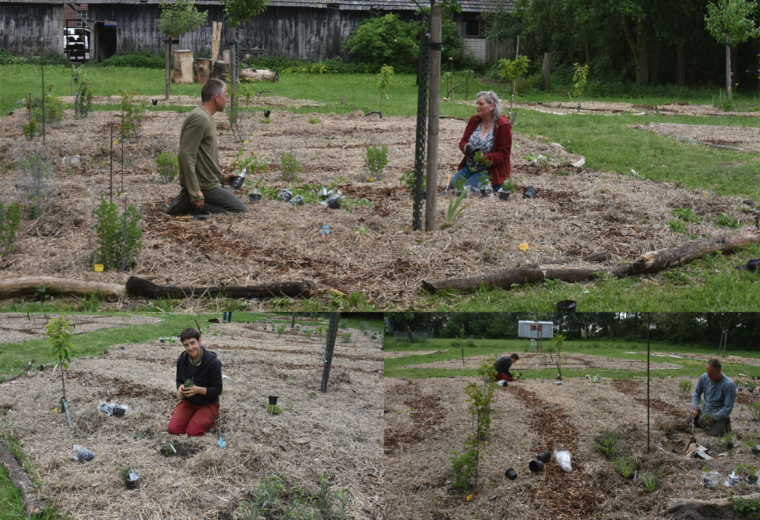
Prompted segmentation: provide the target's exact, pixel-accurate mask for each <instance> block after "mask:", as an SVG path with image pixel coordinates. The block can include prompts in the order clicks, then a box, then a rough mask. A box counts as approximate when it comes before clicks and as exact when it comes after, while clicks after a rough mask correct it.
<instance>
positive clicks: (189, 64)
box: [172, 50, 193, 85]
mask: <svg viewBox="0 0 760 520" xmlns="http://www.w3.org/2000/svg"><path fill="white" fill-rule="evenodd" d="M172 83H181V84H183V85H192V84H193V51H191V50H179V51H174V73H173V74H172Z"/></svg>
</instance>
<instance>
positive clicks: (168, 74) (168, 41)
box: [164, 35, 172, 101]
mask: <svg viewBox="0 0 760 520" xmlns="http://www.w3.org/2000/svg"><path fill="white" fill-rule="evenodd" d="M164 38H166V43H165V44H164V45H165V47H166V48H165V54H166V56H165V59H166V66H165V68H166V100H167V101H169V90H170V85H171V71H170V70H169V69H170V68H171V61H172V60H171V56H172V38H171V36H167V35H164Z"/></svg>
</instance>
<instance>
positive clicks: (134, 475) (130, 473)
mask: <svg viewBox="0 0 760 520" xmlns="http://www.w3.org/2000/svg"><path fill="white" fill-rule="evenodd" d="M119 477H120V478H121V480H122V481H123V482H124V485H125V486H126V488H127V489H137V485H138V483H139V481H140V474H139V473H138V472H137V471H135V470H133V469H131V468H128V467H127V466H122V467H121V468H119Z"/></svg>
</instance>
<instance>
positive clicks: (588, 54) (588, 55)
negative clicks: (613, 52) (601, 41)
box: [583, 38, 591, 65]
mask: <svg viewBox="0 0 760 520" xmlns="http://www.w3.org/2000/svg"><path fill="white" fill-rule="evenodd" d="M583 47H584V50H585V51H586V65H591V42H590V41H589V40H588V38H586V43H585V45H584V46H583Z"/></svg>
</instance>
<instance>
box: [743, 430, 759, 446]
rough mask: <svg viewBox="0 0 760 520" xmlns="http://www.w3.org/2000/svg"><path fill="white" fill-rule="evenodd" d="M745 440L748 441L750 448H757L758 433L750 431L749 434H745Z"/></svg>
mask: <svg viewBox="0 0 760 520" xmlns="http://www.w3.org/2000/svg"><path fill="white" fill-rule="evenodd" d="M744 441H745V442H746V443H747V446H749V447H750V448H757V435H755V434H754V433H752V432H750V433H748V434H747V435H745V436H744Z"/></svg>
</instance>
